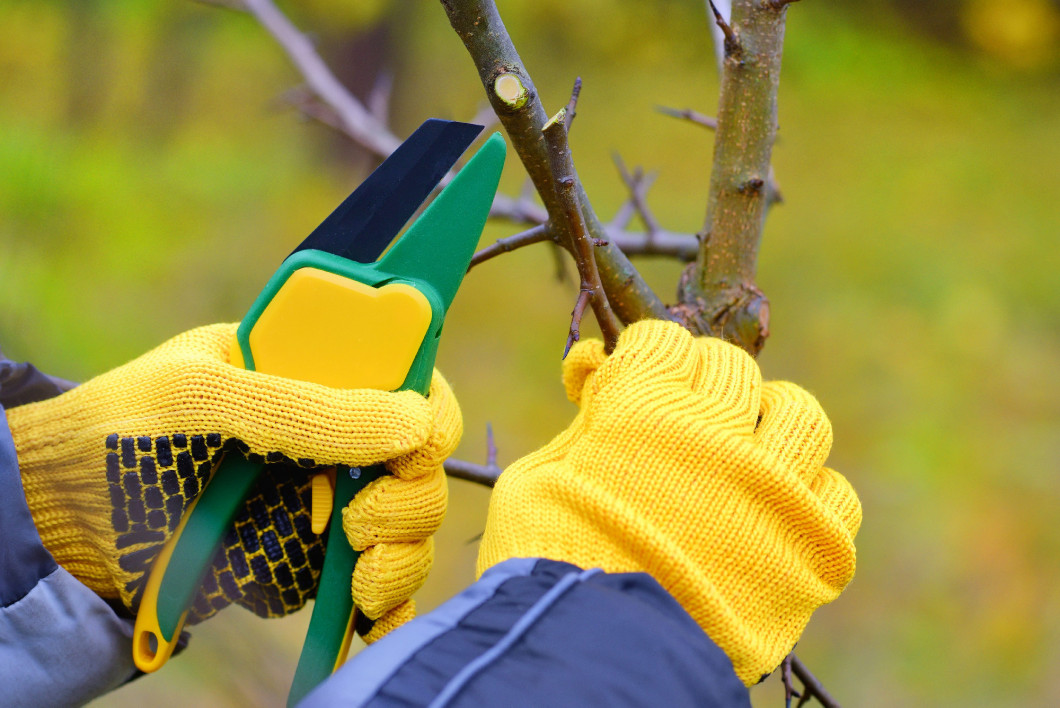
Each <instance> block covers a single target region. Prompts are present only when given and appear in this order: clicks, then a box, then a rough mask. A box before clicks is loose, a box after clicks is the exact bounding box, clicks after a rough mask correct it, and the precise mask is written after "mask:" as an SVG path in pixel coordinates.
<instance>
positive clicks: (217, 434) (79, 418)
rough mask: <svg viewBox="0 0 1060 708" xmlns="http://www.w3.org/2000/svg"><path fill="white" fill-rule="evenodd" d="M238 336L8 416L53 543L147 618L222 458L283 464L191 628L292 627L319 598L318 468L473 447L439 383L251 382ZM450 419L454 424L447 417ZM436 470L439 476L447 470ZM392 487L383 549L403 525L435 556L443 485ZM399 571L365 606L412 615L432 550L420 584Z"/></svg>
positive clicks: (189, 339)
mask: <svg viewBox="0 0 1060 708" xmlns="http://www.w3.org/2000/svg"><path fill="white" fill-rule="evenodd" d="M235 328H236V325H235V324H226V325H213V326H209V327H202V328H199V329H196V330H192V331H190V332H186V333H184V334H182V335H179V336H177V337H175V338H174V339H172V340H170V341H169V342H166V343H165V344H163V345H161V346H160V347H158V348H156V349H154V350H152V351H150V352H148V353H147V354H144V355H143V356H141V357H140V358H138V359H136V360H134V361H132V362H130V363H129V364H126V365H124V366H121V367H119V368H117V369H114V370H112V371H110V372H108V373H106V374H103V375H101V376H98V377H96V378H94V379H92V380H91V381H88V382H87V383H85V384H82V385H81V386H78V387H77V388H75V389H73V390H71V391H69V392H67V393H65V394H63V395H61V396H59V397H57V398H52V399H49V400H47V401H42V402H39V403H33V404H28V405H24V406H19V407H16V408H12V409H10V410H8V411H7V417H8V422H9V424H10V427H11V432H12V435H13V437H14V441H15V448H16V451H17V453H18V459H19V467H20V469H21V473H22V483H23V487H24V489H25V492H26V499H27V502H28V504H29V508H30V512H31V513H32V514H33V518H34V521H35V523H36V525H37V528H38V530H39V532H40V535H41V538H42V540H43V542H44V545H45V546H46V547H47V548H48V550H49V551H51V553H52V555H53V556H55V559H56V560H57V561H58V562H59V563H60V564H61V565H62V566H63V567H64V568H66V569H67V570H69V571H70V572H71V573H72V574H73V575H74V576H75V577H77V578H78V579H79V580H81V581H82V582H83V583H85V584H86V585H87V586H89V587H90V588H92V589H93V590H94V591H96V592H97V593H99V594H100V595H101V596H103V597H106V598H119V599H120V600H121V602H122V603H123V604H124V605H125V606H126V607H127V608H129V609H130V610H131V611H133V612H135V611H136V609H137V607H138V605H139V600H140V596H141V593H142V589H143V584H144V581H145V578H146V574H147V573H148V571H149V570H150V567H151V563H152V562H153V560H154V558H155V556H156V555H157V553H158V551H159V550H160V549H161V547H162V545H163V544H164V543H165V541H166V539H168V538H169V536H170V535H171V534H172V531H173V529H174V528H175V527H176V525H177V523H178V522H179V520H180V516H181V514H182V513H183V512H184V510H185V509H186V508H187V507H188V505H189V504H191V503H192V501H193V500H194V499H195V498H196V497H197V496H198V494H199V493H200V491H201V489H202V487H203V485H204V484H205V483H206V482H207V481H208V479H209V477H210V474H211V472H212V470H213V468H214V466H215V464H216V462H217V461H218V460H219V459H220V457H221V455H222V453H224V454H246V455H248V456H249V457H250V458H251V459H252V460H255V459H256V460H261V461H263V462H265V461H268V462H270V463H274V464H270V465H267V466H266V468H265V473H264V474H263V475H262V478H261V480H260V481H259V483H258V484H257V485H256V487H255V489H254V490H253V491H252V492H251V495H250V497H249V498H248V501H247V504H246V505H245V507H244V508H243V509H242V511H240V512H239V513H238V514H237V516H236V519H235V523H234V526H233V528H232V529H231V530H230V531H229V533H228V534H227V535H226V537H225V539H224V544H223V547H222V548H221V549H220V551H219V552H218V554H217V556H216V557H215V560H214V564H213V567H212V569H211V572H209V573H207V576H206V579H205V582H204V586H203V588H202V589H201V591H200V593H199V597H198V598H197V600H196V604H195V607H194V609H193V612H192V615H191V619H193V620H194V619H196V618H198V619H201V618H202V617H205V616H208V615H209V614H212V613H213V612H215V611H216V610H217V609H219V608H221V607H223V606H225V605H226V604H228V603H230V602H239V603H240V604H243V605H245V606H247V607H249V608H250V609H252V610H253V611H255V612H256V613H258V614H261V615H265V616H272V615H282V614H286V613H288V612H290V611H293V610H294V609H297V608H298V607H301V606H302V605H303V604H304V603H305V600H306V599H308V598H309V597H312V596H313V595H314V594H315V591H316V582H317V578H318V577H319V571H320V566H321V563H322V560H323V547H322V544H321V541H320V539H319V538H318V537H317V536H316V535H315V534H313V533H312V531H311V529H310V523H309V511H308V509H309V507H310V500H309V476H310V471H311V470H312V469H318V468H322V467H327V466H331V465H335V464H346V465H350V466H365V465H369V464H375V463H380V462H383V461H387V460H407V459H409V458H417V455H421V456H422V455H423V454H425V453H423V451H422V450H426V449H428V448H430V446H431V444H434V441H436V440H437V439H438V438H440V437H444V438H445V439H446V440H449V439H451V438H459V434H460V420H459V410H458V409H456V405H455V402H453V399H452V393H451V392H450V390H449V388H448V386H447V385H446V383H445V382H444V380H442V379H441V377H439V376H437V375H436V376H435V381H434V384H433V386H432V389H431V400H430V401H428V400H427V399H425V398H424V397H423V396H421V395H419V394H417V393H415V392H412V391H403V392H396V393H392V392H383V391H373V390H340V389H332V388H328V387H325V386H320V385H317V384H312V383H305V382H300V381H294V380H290V379H285V378H281V377H276V376H270V375H267V374H261V373H257V372H253V371H246V370H243V369H240V368H237V367H234V366H230V365H229V364H228V351H229V343H230V341H231V339H232V337H233V335H234V332H235ZM440 408H444V409H445V410H446V411H447V417H444V418H438V417H437V416H436V411H437V410H438V409H440ZM450 409H452V410H455V414H454V413H453V412H452V410H450ZM454 416H455V420H454ZM454 444H455V443H454ZM422 466H426V463H423V465H422ZM398 467H399V468H400V469H404V468H403V467H402V466H401V465H398ZM437 467H438V470H439V472H438V473H437V474H440V467H441V461H440V460H439V461H438V464H437ZM423 476H424V477H430V475H428V474H424V475H423ZM442 479H443V482H444V477H443V478H442ZM381 481H382V480H381ZM435 481H436V480H435ZM375 484H379V482H377V483H375ZM387 488H388V489H390V491H391V492H392V497H391V498H390V499H389V500H388V504H389V506H388V514H386V515H380V516H379V517H378V518H377V519H376V520H375V522H374V523H375V525H374V527H373V528H374V531H373V533H374V537H382V536H384V535H385V533H386V532H384V529H387V527H388V525H389V524H392V525H393V526H394V528H393V529H390V530H389V531H387V532H388V533H390V534H391V535H394V536H400V537H402V538H403V539H405V541H406V542H407V544H408V545H410V546H411V545H416V544H419V545H421V546H426V547H427V548H429V546H430V543H429V541H428V540H427V539H428V538H429V536H430V535H431V534H432V533H433V532H434V530H435V529H436V528H437V526H438V525H439V524H440V522H441V518H442V516H443V514H444V509H445V502H446V491H445V487H444V483H443V484H442V485H438V484H437V483H436V484H434V486H430V487H427V486H425V485H422V484H420V485H418V486H416V485H413V486H409V487H394V486H390V487H387ZM366 491H367V490H366ZM375 493H376V494H378V492H375ZM403 495H408V499H407V501H403V500H402V496H403ZM425 510H429V511H425ZM421 513H422V516H425V517H427V518H421ZM411 517H416V519H417V521H416V523H415V524H410V523H409V522H408V521H407V519H408V518H411ZM384 555H385V554H384ZM386 560H387V559H386V557H384V558H383V559H382V560H381V561H380V562H379V564H378V565H377V567H371V568H366V571H368V574H369V576H370V577H380V578H382V579H383V580H385V582H383V583H382V589H381V593H382V595H383V597H384V599H383V600H379V599H378V597H377V594H378V593H377V592H376V591H375V590H374V588H372V587H371V583H367V584H366V585H367V587H364V588H363V589H362V590H361V593H362V597H361V598H360V599H359V601H361V602H364V603H366V604H369V605H372V606H379V605H382V606H384V607H385V608H386V609H389V608H390V607H393V606H395V605H397V604H399V602H400V600H395V596H399V595H401V593H402V592H404V593H407V594H405V596H404V597H403V598H401V599H402V600H403V599H404V598H405V597H408V596H410V595H411V594H412V592H414V591H415V589H416V588H418V587H419V585H420V584H421V583H422V576H423V575H424V574H425V572H426V571H425V569H424V567H423V566H424V564H426V565H429V563H430V554H429V551H426V552H421V553H420V562H419V565H418V566H417V567H416V568H415V570H414V572H411V573H410V570H409V568H408V567H407V565H393V566H386ZM358 570H360V569H359V568H358ZM395 587H398V588H401V589H399V590H395Z"/></svg>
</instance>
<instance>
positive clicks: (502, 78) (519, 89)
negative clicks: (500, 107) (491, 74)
mask: <svg viewBox="0 0 1060 708" xmlns="http://www.w3.org/2000/svg"><path fill="white" fill-rule="evenodd" d="M493 92H494V93H495V94H497V98H499V99H501V101H503V102H504V105H506V106H508V107H509V108H511V109H513V110H515V109H519V108H522V107H523V106H525V105H526V102H527V101H528V100H529V99H530V92H529V91H527V90H526V86H524V85H523V81H522V79H520V78H519V77H518V76H517V75H515V74H500V75H499V76H498V77H497V78H496V79H494V80H493Z"/></svg>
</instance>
